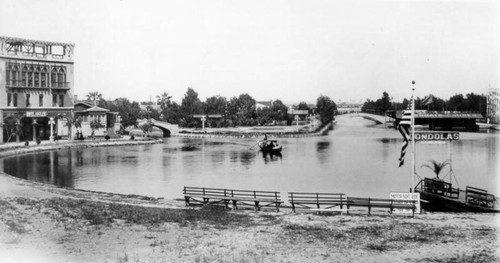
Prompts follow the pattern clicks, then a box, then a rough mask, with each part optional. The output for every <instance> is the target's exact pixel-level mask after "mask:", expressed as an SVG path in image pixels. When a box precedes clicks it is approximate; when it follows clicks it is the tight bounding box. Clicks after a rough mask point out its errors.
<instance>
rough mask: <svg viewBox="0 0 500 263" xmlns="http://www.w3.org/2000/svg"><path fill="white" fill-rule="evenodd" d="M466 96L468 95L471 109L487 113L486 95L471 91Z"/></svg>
mask: <svg viewBox="0 0 500 263" xmlns="http://www.w3.org/2000/svg"><path fill="white" fill-rule="evenodd" d="M465 96H466V97H467V101H468V105H469V109H468V110H469V111H476V112H480V113H481V114H483V116H485V115H486V106H487V102H486V96H484V95H477V94H474V93H469V94H467V95H465Z"/></svg>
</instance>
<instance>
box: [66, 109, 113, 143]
mask: <svg viewBox="0 0 500 263" xmlns="http://www.w3.org/2000/svg"><path fill="white" fill-rule="evenodd" d="M74 113H75V118H78V117H80V118H81V119H82V127H81V128H80V129H79V130H80V132H82V134H83V136H84V137H88V136H90V134H91V133H92V129H91V128H90V122H92V121H93V120H99V122H101V123H102V124H103V125H104V127H105V128H101V129H98V130H95V131H94V135H95V136H104V135H106V134H108V135H109V136H115V135H116V131H118V130H119V129H120V120H119V116H118V112H110V111H109V110H108V109H104V108H101V107H98V106H93V105H92V102H89V101H76V102H75V104H74ZM72 130H73V133H76V130H77V129H72ZM57 134H58V135H60V136H67V135H68V128H67V127H65V125H60V127H59V128H58V131H57Z"/></svg>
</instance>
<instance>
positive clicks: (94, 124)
mask: <svg viewBox="0 0 500 263" xmlns="http://www.w3.org/2000/svg"><path fill="white" fill-rule="evenodd" d="M104 127H105V126H104V124H102V123H101V121H100V120H98V119H93V120H92V121H91V122H90V129H92V134H91V136H92V139H94V134H95V131H96V130H99V129H100V128H104Z"/></svg>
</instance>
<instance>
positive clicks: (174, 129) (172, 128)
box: [137, 119, 179, 137]
mask: <svg viewBox="0 0 500 263" xmlns="http://www.w3.org/2000/svg"><path fill="white" fill-rule="evenodd" d="M148 121H150V122H151V124H152V125H153V127H157V128H159V129H160V130H161V131H162V132H163V137H170V136H172V135H177V134H179V125H178V124H172V123H168V122H164V121H159V120H155V119H141V120H138V121H137V124H138V126H141V125H143V124H145V123H147V122H148Z"/></svg>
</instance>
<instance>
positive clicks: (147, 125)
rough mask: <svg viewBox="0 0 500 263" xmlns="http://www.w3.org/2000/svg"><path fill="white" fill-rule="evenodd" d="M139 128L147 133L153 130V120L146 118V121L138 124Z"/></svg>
mask: <svg viewBox="0 0 500 263" xmlns="http://www.w3.org/2000/svg"><path fill="white" fill-rule="evenodd" d="M139 128H141V130H142V132H144V133H145V134H147V133H149V132H151V131H152V130H153V122H152V121H151V120H148V121H147V122H146V123H144V124H142V125H141V126H139Z"/></svg>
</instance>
